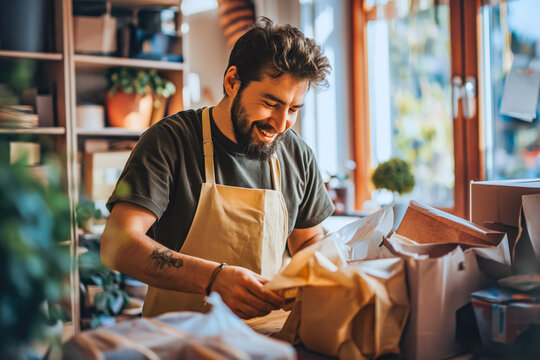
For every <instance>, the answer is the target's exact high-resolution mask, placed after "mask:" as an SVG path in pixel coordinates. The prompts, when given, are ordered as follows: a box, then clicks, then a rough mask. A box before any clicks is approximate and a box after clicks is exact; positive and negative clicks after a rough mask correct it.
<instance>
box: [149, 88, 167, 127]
mask: <svg viewBox="0 0 540 360" xmlns="http://www.w3.org/2000/svg"><path fill="white" fill-rule="evenodd" d="M153 101H154V106H153V108H152V116H151V118H150V125H154V124H155V123H157V122H158V121H159V120H161V119H163V117H164V116H165V108H166V107H167V98H166V97H164V96H163V95H154V100H153Z"/></svg>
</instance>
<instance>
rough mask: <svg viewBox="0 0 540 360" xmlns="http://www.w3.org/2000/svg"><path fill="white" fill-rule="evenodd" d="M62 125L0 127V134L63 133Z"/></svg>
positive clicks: (64, 129) (64, 131)
mask: <svg viewBox="0 0 540 360" xmlns="http://www.w3.org/2000/svg"><path fill="white" fill-rule="evenodd" d="M65 133H66V128H64V127H59V126H58V127H35V128H0V134H38V135H39V134H47V135H64V134H65Z"/></svg>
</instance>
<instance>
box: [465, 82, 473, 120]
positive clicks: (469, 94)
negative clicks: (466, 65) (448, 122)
mask: <svg viewBox="0 0 540 360" xmlns="http://www.w3.org/2000/svg"><path fill="white" fill-rule="evenodd" d="M465 80H466V81H465V85H464V87H463V95H464V97H463V116H464V117H465V119H467V120H470V119H472V118H473V117H474V115H476V79H475V78H474V77H472V76H467V78H466V79H465Z"/></svg>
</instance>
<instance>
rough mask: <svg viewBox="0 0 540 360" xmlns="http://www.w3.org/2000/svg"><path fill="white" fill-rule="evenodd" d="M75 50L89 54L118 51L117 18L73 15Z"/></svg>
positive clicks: (105, 15)
mask: <svg viewBox="0 0 540 360" xmlns="http://www.w3.org/2000/svg"><path fill="white" fill-rule="evenodd" d="M73 27H74V37H75V41H74V44H75V51H76V52H79V53H89V54H113V53H115V52H116V18H114V17H113V16H111V15H110V14H108V13H107V14H104V15H102V16H74V17H73Z"/></svg>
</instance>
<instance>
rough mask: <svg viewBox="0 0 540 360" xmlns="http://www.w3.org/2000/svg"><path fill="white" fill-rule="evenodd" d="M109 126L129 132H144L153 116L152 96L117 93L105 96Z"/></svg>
mask: <svg viewBox="0 0 540 360" xmlns="http://www.w3.org/2000/svg"><path fill="white" fill-rule="evenodd" d="M105 104H106V106H107V115H108V117H109V125H110V126H113V127H121V128H125V129H129V130H144V129H146V128H147V127H148V125H149V124H150V116H151V115H152V108H153V99H152V94H145V95H138V94H127V93H124V92H116V93H115V94H114V96H110V95H109V93H107V94H106V96H105Z"/></svg>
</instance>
